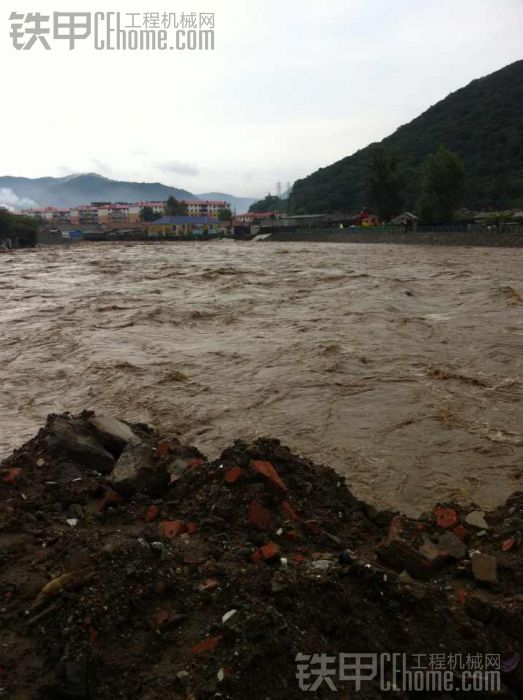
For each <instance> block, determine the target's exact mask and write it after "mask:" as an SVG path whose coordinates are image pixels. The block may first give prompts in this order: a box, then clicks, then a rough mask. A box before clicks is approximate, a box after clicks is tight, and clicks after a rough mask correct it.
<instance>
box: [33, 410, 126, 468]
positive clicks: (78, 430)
mask: <svg viewBox="0 0 523 700" xmlns="http://www.w3.org/2000/svg"><path fill="white" fill-rule="evenodd" d="M47 431H48V432H47V435H46V438H45V440H46V442H47V444H48V446H49V447H50V448H52V449H57V450H60V452H61V453H62V455H65V456H67V457H69V458H70V459H72V460H74V461H75V462H77V463H78V464H81V465H82V466H84V467H91V468H92V469H96V470H97V471H99V472H101V473H102V474H108V473H109V472H110V471H111V470H112V468H113V467H114V457H113V455H112V454H111V453H110V452H108V451H107V450H106V449H105V448H104V447H103V446H102V445H101V444H100V443H99V442H98V441H97V440H96V438H95V437H93V436H92V435H91V434H90V433H89V431H88V429H87V428H86V425H85V423H84V422H83V421H82V420H80V419H78V418H67V417H64V416H51V417H50V418H49V419H48V425H47Z"/></svg>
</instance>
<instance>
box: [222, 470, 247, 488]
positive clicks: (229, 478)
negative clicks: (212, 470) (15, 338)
mask: <svg viewBox="0 0 523 700" xmlns="http://www.w3.org/2000/svg"><path fill="white" fill-rule="evenodd" d="M244 473H245V472H244V471H243V469H241V468H240V467H232V468H231V469H228V470H227V471H226V472H225V476H224V479H225V481H226V482H227V483H228V484H234V483H235V482H236V481H238V479H241V477H242V476H243V475H244Z"/></svg>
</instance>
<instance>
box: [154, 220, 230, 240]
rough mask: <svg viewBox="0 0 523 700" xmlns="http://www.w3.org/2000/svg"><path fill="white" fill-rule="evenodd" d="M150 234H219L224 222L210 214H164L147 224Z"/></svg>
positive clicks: (171, 235)
mask: <svg viewBox="0 0 523 700" xmlns="http://www.w3.org/2000/svg"><path fill="white" fill-rule="evenodd" d="M146 226H147V230H148V231H149V233H150V234H153V235H160V236H169V237H173V236H188V235H195V236H202V235H205V234H218V233H220V232H221V231H222V229H223V228H224V227H223V223H222V222H220V221H218V219H215V218H212V217H210V216H164V217H162V218H161V219H158V220H157V221H151V222H149V223H147V224H146Z"/></svg>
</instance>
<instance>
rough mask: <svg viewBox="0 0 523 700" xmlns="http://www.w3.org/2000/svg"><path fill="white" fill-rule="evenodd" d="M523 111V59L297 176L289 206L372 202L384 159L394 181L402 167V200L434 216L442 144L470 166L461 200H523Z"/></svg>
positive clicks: (296, 209)
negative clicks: (430, 201) (431, 179)
mask: <svg viewBox="0 0 523 700" xmlns="http://www.w3.org/2000/svg"><path fill="white" fill-rule="evenodd" d="M522 114H523V60H521V61H517V62H516V63H513V64H511V65H509V66H506V67H505V68H503V69H501V70H499V71H497V72H496V73H492V74H491V75H488V76H486V77H484V78H480V79H479V80H475V81H473V82H472V83H470V84H469V85H468V86H466V87H464V88H462V89H461V90H458V91H456V92H454V93H452V94H451V95H449V96H448V97H446V98H445V99H444V100H442V101H440V102H438V103H437V104H436V105H434V106H433V107H430V109H428V110H427V111H426V112H424V113H423V114H422V115H421V116H419V117H417V118H416V119H414V120H413V121H411V122H410V123H409V124H406V125H404V126H402V127H400V128H399V129H398V130H397V131H396V132H395V133H394V134H392V135H391V136H388V137H387V138H385V139H383V141H382V142H381V143H374V144H371V145H370V146H367V147H366V148H363V149H362V150H360V151H357V152H356V153H354V154H353V155H351V156H349V157H347V158H344V159H343V160H340V161H338V162H337V163H334V164H333V165H330V166H328V167H326V168H321V169H320V170H318V171H317V172H315V173H313V174H312V175H309V176H308V177H306V178H303V179H301V180H298V181H297V182H296V183H295V184H294V187H293V189H292V192H291V194H290V199H289V211H291V212H292V213H303V214H309V213H327V212H333V211H347V212H356V211H359V210H361V209H365V208H366V207H368V206H369V204H370V203H371V202H370V201H369V197H370V196H371V193H372V192H373V189H372V185H370V186H369V184H370V183H369V179H370V180H372V177H373V174H375V172H376V169H377V168H378V165H379V166H380V167H381V168H382V169H383V168H384V169H385V173H386V175H387V177H390V178H392V180H393V181H395V180H396V177H397V175H399V171H400V170H401V178H402V183H401V185H402V186H401V190H402V200H401V204H402V207H403V208H405V209H408V210H410V211H412V210H415V209H416V207H417V206H419V207H420V213H422V215H424V214H425V215H429V217H432V216H433V214H434V213H437V212H436V210H435V209H434V208H432V207H430V208H429V209H430V211H431V212H432V213H430V212H429V209H428V208H427V206H426V203H425V197H424V190H425V189H426V188H427V186H428V185H427V172H426V171H427V167H432V168H435V164H434V163H433V162H432V165H430V163H431V160H430V157H431V156H432V154H435V153H436V152H437V151H438V149H439V148H440V146H443V147H444V148H445V149H447V151H452V152H453V153H455V154H456V156H457V157H458V158H459V159H460V160H461V161H462V163H463V165H464V166H465V168H466V171H467V177H466V180H464V181H463V183H462V185H460V188H461V187H462V189H461V194H462V197H461V204H463V205H464V206H466V207H469V208H471V209H481V208H488V209H508V208H510V207H523V119H522V117H521V115H522ZM384 150H385V151H386V152H387V153H388V155H387V156H386V157H385V160H383V158H384V156H383V152H384ZM391 154H395V155H394V156H393V155H391ZM427 158H429V161H428V163H427ZM441 158H442V156H441V154H440V156H439V159H440V160H441ZM394 159H396V161H395V160H394ZM400 163H401V168H400V167H399V164H400ZM397 166H398V167H397ZM396 170H397V171H398V172H397V173H396ZM396 184H397V185H399V183H396ZM374 194H376V193H374ZM374 199H375V200H376V201H379V202H380V208H383V209H384V210H386V211H387V212H388V211H390V210H391V209H398V203H397V202H394V201H393V200H392V202H391V201H390V200H388V199H387V198H385V199H382V197H381V195H380V196H379V197H376V196H375V197H374ZM392 205H394V206H392ZM255 206H257V205H255ZM436 209H437V207H436ZM438 218H440V217H439V216H438ZM429 223H430V222H429Z"/></svg>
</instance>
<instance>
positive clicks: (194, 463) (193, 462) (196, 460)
mask: <svg viewBox="0 0 523 700" xmlns="http://www.w3.org/2000/svg"><path fill="white" fill-rule="evenodd" d="M200 464H205V460H204V459H202V458H201V457H195V458H194V459H191V461H190V462H188V464H187V468H191V467H199V466H200Z"/></svg>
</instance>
